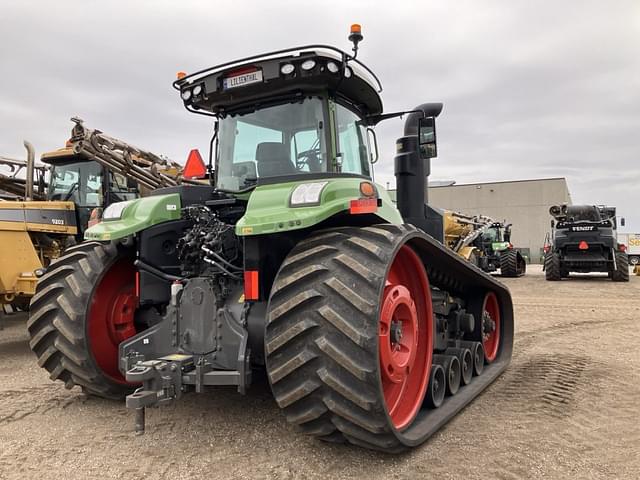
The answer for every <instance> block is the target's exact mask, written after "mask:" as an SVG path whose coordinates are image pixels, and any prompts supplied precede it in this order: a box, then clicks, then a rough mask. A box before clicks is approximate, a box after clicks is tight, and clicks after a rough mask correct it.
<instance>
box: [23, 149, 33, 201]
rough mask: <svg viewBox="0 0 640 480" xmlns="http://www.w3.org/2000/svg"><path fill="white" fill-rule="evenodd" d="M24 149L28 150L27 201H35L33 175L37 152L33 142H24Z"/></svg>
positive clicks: (25, 192)
mask: <svg viewBox="0 0 640 480" xmlns="http://www.w3.org/2000/svg"><path fill="white" fill-rule="evenodd" d="M24 148H26V149H27V180H26V183H25V185H24V198H25V200H33V175H34V170H35V168H36V150H35V149H34V148H33V145H32V144H31V142H28V141H27V140H25V141H24Z"/></svg>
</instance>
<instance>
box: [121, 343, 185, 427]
mask: <svg viewBox="0 0 640 480" xmlns="http://www.w3.org/2000/svg"><path fill="white" fill-rule="evenodd" d="M192 366H193V357H192V356H191V355H180V354H175V355H169V356H167V357H163V358H160V359H158V360H147V361H144V362H139V363H137V364H136V365H135V366H134V367H133V368H131V369H129V370H128V371H127V373H126V379H127V382H131V383H141V384H142V386H141V387H140V388H137V389H136V390H135V391H134V392H133V393H132V394H131V395H127V398H126V405H127V408H132V409H134V410H135V411H136V417H135V432H136V435H142V434H143V433H144V431H145V408H147V407H152V406H155V405H159V404H162V403H166V402H170V401H172V400H175V399H178V398H180V396H181V395H182V391H183V389H182V373H183V371H184V370H185V369H188V368H190V367H192Z"/></svg>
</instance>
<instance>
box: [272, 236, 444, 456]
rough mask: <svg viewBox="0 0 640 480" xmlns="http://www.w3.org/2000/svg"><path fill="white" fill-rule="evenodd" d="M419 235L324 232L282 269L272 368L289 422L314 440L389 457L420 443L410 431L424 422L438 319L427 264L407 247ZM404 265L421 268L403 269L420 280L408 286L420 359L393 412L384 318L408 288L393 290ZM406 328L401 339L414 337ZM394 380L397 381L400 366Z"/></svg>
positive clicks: (275, 299)
mask: <svg viewBox="0 0 640 480" xmlns="http://www.w3.org/2000/svg"><path fill="white" fill-rule="evenodd" d="M412 231H414V230H413V229H412V227H405V226H394V225H379V226H373V227H366V228H341V229H335V230H329V231H325V232H321V233H319V234H316V235H313V236H312V237H310V238H308V239H306V240H304V241H302V242H300V243H299V244H298V245H297V246H296V247H295V248H294V249H293V250H292V251H291V253H290V254H289V255H288V256H287V258H286V259H285V261H284V263H283V264H282V266H281V268H280V271H279V272H278V275H277V277H276V280H275V282H274V286H273V289H272V291H271V296H270V299H269V305H268V307H267V326H266V333H265V358H266V369H267V374H268V377H269V382H270V384H271V389H272V391H273V395H274V397H275V399H276V402H277V403H278V405H279V406H280V408H281V409H282V410H283V412H284V414H285V416H286V417H287V420H288V421H289V422H290V423H293V424H296V425H298V426H299V427H300V428H301V429H302V431H303V432H305V433H306V434H309V435H312V436H315V437H318V438H320V439H322V440H327V441H332V442H345V441H347V442H350V443H352V444H355V445H359V446H361V447H365V448H370V449H375V450H382V451H385V452H399V451H402V450H404V449H406V448H407V447H408V446H409V444H410V443H412V442H413V444H415V439H412V440H407V439H406V438H405V437H404V436H403V434H402V431H403V430H405V429H407V428H409V427H410V425H411V423H412V422H413V420H414V419H415V416H416V415H417V413H418V410H419V409H420V408H421V406H422V403H423V399H424V398H425V394H426V390H427V385H428V383H429V376H430V371H431V365H432V353H433V339H432V333H431V332H432V331H433V311H432V305H431V296H430V290H429V285H428V280H427V276H426V272H425V270H424V266H423V265H422V263H421V261H420V260H419V258H418V257H417V255H416V254H415V253H414V252H413V250H412V249H411V247H409V246H408V245H407V244H406V243H405V242H406V241H407V240H406V238H407V235H408V234H410V233H411V232H412ZM399 259H402V262H404V261H405V260H407V262H409V261H411V262H414V261H415V260H416V259H417V261H418V264H416V263H411V264H406V265H405V264H404V263H402V265H403V267H407V265H409V268H404V270H405V271H407V272H408V277H411V278H413V279H415V280H413V283H412V281H410V280H407V281H406V282H407V283H406V285H407V291H410V292H412V293H411V298H412V301H414V302H415V304H414V305H415V312H417V317H415V318H417V319H418V322H417V325H418V327H417V329H416V330H414V331H413V332H414V335H415V336H414V337H413V338H416V339H417V341H416V345H417V347H416V352H417V355H416V356H415V358H416V359H417V360H416V364H415V365H414V364H412V365H410V366H407V367H406V370H404V369H405V367H402V368H403V373H401V374H400V375H406V378H405V380H403V382H405V383H402V388H400V392H401V393H400V394H399V395H400V396H399V397H398V399H399V400H398V401H397V402H396V403H393V408H389V405H390V404H391V402H390V401H389V398H393V396H392V395H391V393H392V392H393V390H392V387H393V384H391V386H389V385H390V384H389V380H388V379H387V381H386V383H385V378H386V377H387V376H386V374H385V373H383V371H384V370H385V369H384V368H381V367H380V365H381V364H385V365H387V364H386V363H384V362H385V358H386V357H385V354H384V353H383V350H385V342H384V341H383V340H381V339H382V338H387V340H386V343H387V344H389V342H390V339H391V338H392V335H391V334H390V333H389V332H390V331H392V330H393V328H394V326H393V325H394V324H393V322H390V323H389V325H391V328H389V329H388V330H387V328H386V326H384V325H386V324H385V321H384V320H383V319H384V318H386V317H387V314H386V313H384V312H387V313H388V312H389V310H387V308H386V306H387V305H388V303H387V302H389V301H390V300H389V299H390V298H392V297H393V294H392V295H390V294H389V293H388V292H393V291H394V290H395V289H396V288H397V287H398V285H400V284H401V283H402V282H401V281H399V280H398V283H397V284H395V283H393V282H391V280H389V283H387V279H392V278H394V279H395V278H396V277H395V275H396V265H397V264H396V262H397V261H398V262H399V261H400V260H399ZM408 259H413V260H408ZM416 265H417V268H414V267H416ZM392 272H393V273H392ZM397 272H400V270H397ZM398 278H399V277H398ZM402 278H403V279H404V278H405V277H402ZM394 281H395V280H394ZM403 281H405V280H403ZM409 284H411V285H409ZM414 287H415V288H414ZM421 289H424V291H422V290H421ZM397 292H400V290H397ZM415 292H422V293H420V294H419V295H414V293H415ZM393 312H394V313H395V310H393ZM393 318H395V317H393ZM404 322H405V320H403V321H402V324H403V325H404ZM409 324H411V323H409ZM395 325H396V326H397V323H396V324H395ZM401 330H402V335H400V338H402V339H406V338H407V331H408V332H409V333H410V334H411V332H412V330H411V327H409V328H407V329H404V327H402V328H401ZM415 332H417V333H415ZM383 334H385V335H387V336H386V337H383ZM396 338H397V337H396ZM408 338H411V337H410V335H409V337H408ZM391 342H393V340H391ZM398 342H399V341H398ZM396 346H397V344H396ZM390 348H391V350H393V349H394V348H395V347H394V346H393V343H391V344H390ZM409 371H410V372H411V373H409ZM389 372H390V374H389V375H393V374H394V370H393V367H391V366H390V367H389ZM395 373H397V372H395ZM404 389H406V390H404ZM403 391H404V392H405V393H406V392H409V393H406V395H405V394H404V393H402V392H403ZM405 400H406V405H407V406H409V407H410V408H409V407H408V408H407V411H406V412H405V411H404V407H405V403H402V402H405ZM394 402H395V400H394ZM398 405H400V406H398ZM396 407H397V408H396ZM401 407H402V408H401ZM414 407H415V408H414ZM411 409H415V412H414V411H410V410H411Z"/></svg>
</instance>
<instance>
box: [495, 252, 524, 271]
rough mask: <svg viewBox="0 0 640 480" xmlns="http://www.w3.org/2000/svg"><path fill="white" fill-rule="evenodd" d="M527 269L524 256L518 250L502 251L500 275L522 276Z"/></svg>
mask: <svg viewBox="0 0 640 480" xmlns="http://www.w3.org/2000/svg"><path fill="white" fill-rule="evenodd" d="M526 269H527V265H526V263H525V261H524V258H522V255H520V253H519V252H518V251H517V250H513V249H509V250H504V251H502V252H501V253H500V275H502V276H503V277H520V276H522V275H524V273H525V271H526Z"/></svg>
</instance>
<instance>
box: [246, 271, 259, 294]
mask: <svg viewBox="0 0 640 480" xmlns="http://www.w3.org/2000/svg"><path fill="white" fill-rule="evenodd" d="M258 279H259V276H258V271H257V270H245V271H244V299H245V301H246V300H259V299H260V290H259V289H258V286H259V285H258Z"/></svg>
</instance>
